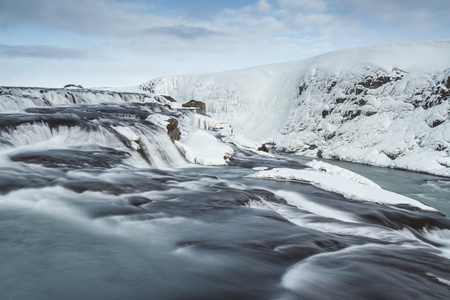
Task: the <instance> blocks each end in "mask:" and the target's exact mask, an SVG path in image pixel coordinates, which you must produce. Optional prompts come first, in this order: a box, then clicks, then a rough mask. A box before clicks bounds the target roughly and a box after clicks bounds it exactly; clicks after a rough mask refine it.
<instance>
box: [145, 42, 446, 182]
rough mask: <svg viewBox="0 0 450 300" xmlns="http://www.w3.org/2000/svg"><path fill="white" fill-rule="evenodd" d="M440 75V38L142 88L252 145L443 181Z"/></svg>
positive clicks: (443, 55) (442, 45) (442, 84)
mask: <svg viewBox="0 0 450 300" xmlns="http://www.w3.org/2000/svg"><path fill="white" fill-rule="evenodd" d="M449 76H450V40H444V41H429V42H417V43H406V44H393V45H383V46H374V47H366V48H358V49H349V50H342V51H335V52H331V53H326V54H323V55H321V56H317V57H314V58H310V59H306V60H301V61H293V62H287V63H282V64H274V65H266V66H260V67H255V68H249V69H244V70H235V71H228V72H220V73H213V74H202V75H180V76H169V77H161V78H157V79H154V80H152V81H150V82H148V83H144V84H142V85H141V88H142V89H144V90H146V91H149V92H151V93H156V94H165V95H171V96H172V97H174V98H175V99H178V100H179V101H180V102H184V101H188V100H190V99H195V100H198V101H203V102H205V104H206V109H207V113H208V115H210V116H212V117H213V118H215V119H218V120H222V121H224V122H225V123H227V124H230V125H231V127H232V128H233V133H234V134H235V135H236V136H239V135H240V136H242V137H244V138H246V139H249V140H252V141H254V142H255V143H256V144H259V145H261V144H263V143H268V142H269V143H272V142H273V143H275V145H276V147H277V149H278V150H282V151H287V152H293V153H296V154H299V155H307V156H313V157H314V156H316V157H317V156H319V157H320V156H322V157H323V158H330V159H339V160H345V161H352V162H359V163H365V164H371V165H376V166H382V167H392V168H402V169H408V170H413V171H420V172H427V173H431V174H436V175H442V176H450V159H449V155H450V122H449V121H448V111H449V110H450V106H449V104H448V100H446V99H447V98H448V90H449V88H450V87H448V85H449V82H450V81H449V79H448V78H449ZM446 93H447V94H446ZM446 95H447V96H446ZM446 97H447V98H446ZM247 144H248V143H247Z"/></svg>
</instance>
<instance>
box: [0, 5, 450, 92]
mask: <svg viewBox="0 0 450 300" xmlns="http://www.w3.org/2000/svg"><path fill="white" fill-rule="evenodd" d="M449 15H450V1H448V0H427V1H423V0H377V1H374V0H228V1H212V0H210V1H207V0H186V1H183V0H172V1H170V0H0V86H40V87H62V86H64V85H66V84H80V85H83V86H84V87H123V86H132V85H139V84H140V83H143V82H146V81H148V80H150V79H153V78H155V77H160V76H167V75H176V74H190V73H208V72H218V71H225V70H233V69H242V68H247V67H253V66H258V65H265V64H271V63H278V62H285V61H291V60H299V59H304V58H308V57H312V56H316V55H320V54H323V53H326V52H329V51H333V50H339V49H345V48H354V47H365V46H371V45H379V44H390V43H403V42H414V41H423V40H442V39H450V18H449V17H448V16H449Z"/></svg>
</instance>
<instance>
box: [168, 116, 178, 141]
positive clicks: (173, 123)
mask: <svg viewBox="0 0 450 300" xmlns="http://www.w3.org/2000/svg"><path fill="white" fill-rule="evenodd" d="M168 122H169V124H167V126H166V128H167V134H168V135H169V137H170V139H171V140H172V142H173V141H179V140H180V137H181V132H180V129H179V128H178V120H177V119H174V118H170V119H169V120H168Z"/></svg>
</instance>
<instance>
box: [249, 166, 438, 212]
mask: <svg viewBox="0 0 450 300" xmlns="http://www.w3.org/2000/svg"><path fill="white" fill-rule="evenodd" d="M341 174H345V173H344V172H341ZM346 176H347V174H346ZM250 177H254V178H263V179H271V180H288V181H296V182H301V183H305V184H311V185H313V186H315V187H317V188H320V189H322V190H325V191H329V192H334V193H337V194H340V195H342V196H343V197H345V198H347V199H351V200H360V201H369V202H375V203H381V204H389V205H397V204H407V205H411V206H414V207H418V208H420V209H423V210H431V211H436V209H434V208H432V207H429V206H427V205H425V204H423V203H421V202H419V201H416V200H413V199H411V198H408V197H405V196H402V195H399V194H396V193H392V192H389V191H386V190H383V189H381V188H379V187H374V186H368V185H366V184H361V183H359V182H356V181H354V180H352V179H354V178H355V177H353V178H351V179H348V178H344V177H340V176H335V175H330V174H327V173H324V172H321V171H317V170H314V169H306V170H296V169H289V168H275V169H272V170H265V171H259V172H256V173H255V174H252V175H250Z"/></svg>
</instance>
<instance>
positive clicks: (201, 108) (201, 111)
mask: <svg viewBox="0 0 450 300" xmlns="http://www.w3.org/2000/svg"><path fill="white" fill-rule="evenodd" d="M182 106H183V107H195V108H197V109H196V110H195V111H196V112H197V113H198V114H201V115H205V116H206V105H205V103H203V102H201V101H197V100H194V99H192V100H190V101H189V102H186V103H183V105H182Z"/></svg>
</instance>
